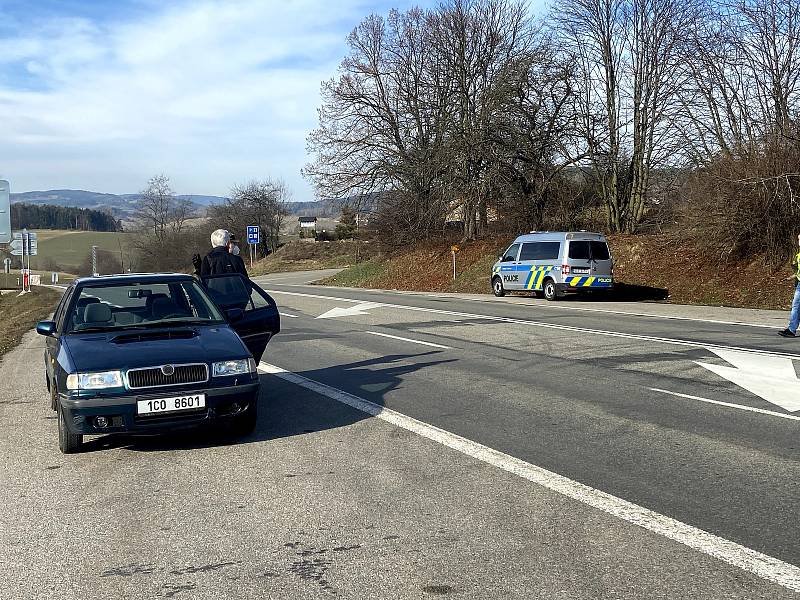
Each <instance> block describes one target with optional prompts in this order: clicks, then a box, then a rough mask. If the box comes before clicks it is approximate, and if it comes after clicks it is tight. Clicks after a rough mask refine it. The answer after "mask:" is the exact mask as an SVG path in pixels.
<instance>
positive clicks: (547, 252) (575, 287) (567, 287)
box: [492, 231, 614, 300]
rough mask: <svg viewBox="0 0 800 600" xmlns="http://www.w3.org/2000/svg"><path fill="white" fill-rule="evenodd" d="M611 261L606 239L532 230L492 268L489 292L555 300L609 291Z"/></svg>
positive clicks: (576, 232)
mask: <svg viewBox="0 0 800 600" xmlns="http://www.w3.org/2000/svg"><path fill="white" fill-rule="evenodd" d="M613 270H614V266H613V261H612V259H611V252H610V251H609V249H608V243H607V242H606V238H605V237H604V236H603V235H602V234H600V233H589V232H586V231H569V232H564V231H545V232H541V231H532V232H531V233H529V234H526V235H521V236H519V237H518V238H517V239H515V240H514V243H513V244H511V245H510V246H509V247H508V249H507V250H506V251H505V252H503V254H502V255H501V256H500V258H499V259H498V261H497V262H496V263H495V264H494V266H493V267H492V291H493V292H494V295H495V296H503V295H504V294H505V293H506V291H520V292H524V291H531V292H533V293H534V294H536V296H537V297H544V298H547V299H548V300H556V299H557V298H559V297H561V296H563V295H564V294H567V293H578V292H584V291H592V290H610V289H611V288H612V286H613V284H614V278H613V277H614V276H613Z"/></svg>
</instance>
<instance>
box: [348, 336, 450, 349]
mask: <svg viewBox="0 0 800 600" xmlns="http://www.w3.org/2000/svg"><path fill="white" fill-rule="evenodd" d="M364 333H368V334H370V335H379V336H381V337H385V338H391V339H393V340H400V341H401V342H411V343H412V344H422V345H423V346H430V347H431V348H441V349H442V350H452V348H450V346H442V345H441V344H434V343H432V342H423V341H421V340H412V339H410V338H404V337H400V336H399V335H389V334H388V333H379V332H377V331H365V332H364Z"/></svg>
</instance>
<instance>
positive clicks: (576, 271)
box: [572, 267, 589, 275]
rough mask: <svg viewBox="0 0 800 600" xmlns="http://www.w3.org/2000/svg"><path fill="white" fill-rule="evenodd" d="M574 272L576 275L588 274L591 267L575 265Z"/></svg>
mask: <svg viewBox="0 0 800 600" xmlns="http://www.w3.org/2000/svg"><path fill="white" fill-rule="evenodd" d="M572 272H573V273H575V274H576V275H588V274H589V269H576V268H575V267H573V268H572Z"/></svg>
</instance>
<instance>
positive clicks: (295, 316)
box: [279, 312, 298, 319]
mask: <svg viewBox="0 0 800 600" xmlns="http://www.w3.org/2000/svg"><path fill="white" fill-rule="evenodd" d="M279 314H280V315H281V316H282V317H289V318H290V319H297V318H298V316H297V315H290V314H289V313H285V312H282V313H279Z"/></svg>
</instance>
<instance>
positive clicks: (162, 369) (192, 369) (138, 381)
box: [128, 363, 208, 390]
mask: <svg viewBox="0 0 800 600" xmlns="http://www.w3.org/2000/svg"><path fill="white" fill-rule="evenodd" d="M167 373H171V374H169V375H168V374H167ZM206 381H208V365H206V364H202V363H199V364H192V365H163V366H159V367H147V368H145V369H131V370H130V371H128V387H129V388H130V389H132V390H139V389H145V388H157V387H170V386H176V385H188V384H192V383H205V382H206Z"/></svg>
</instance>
